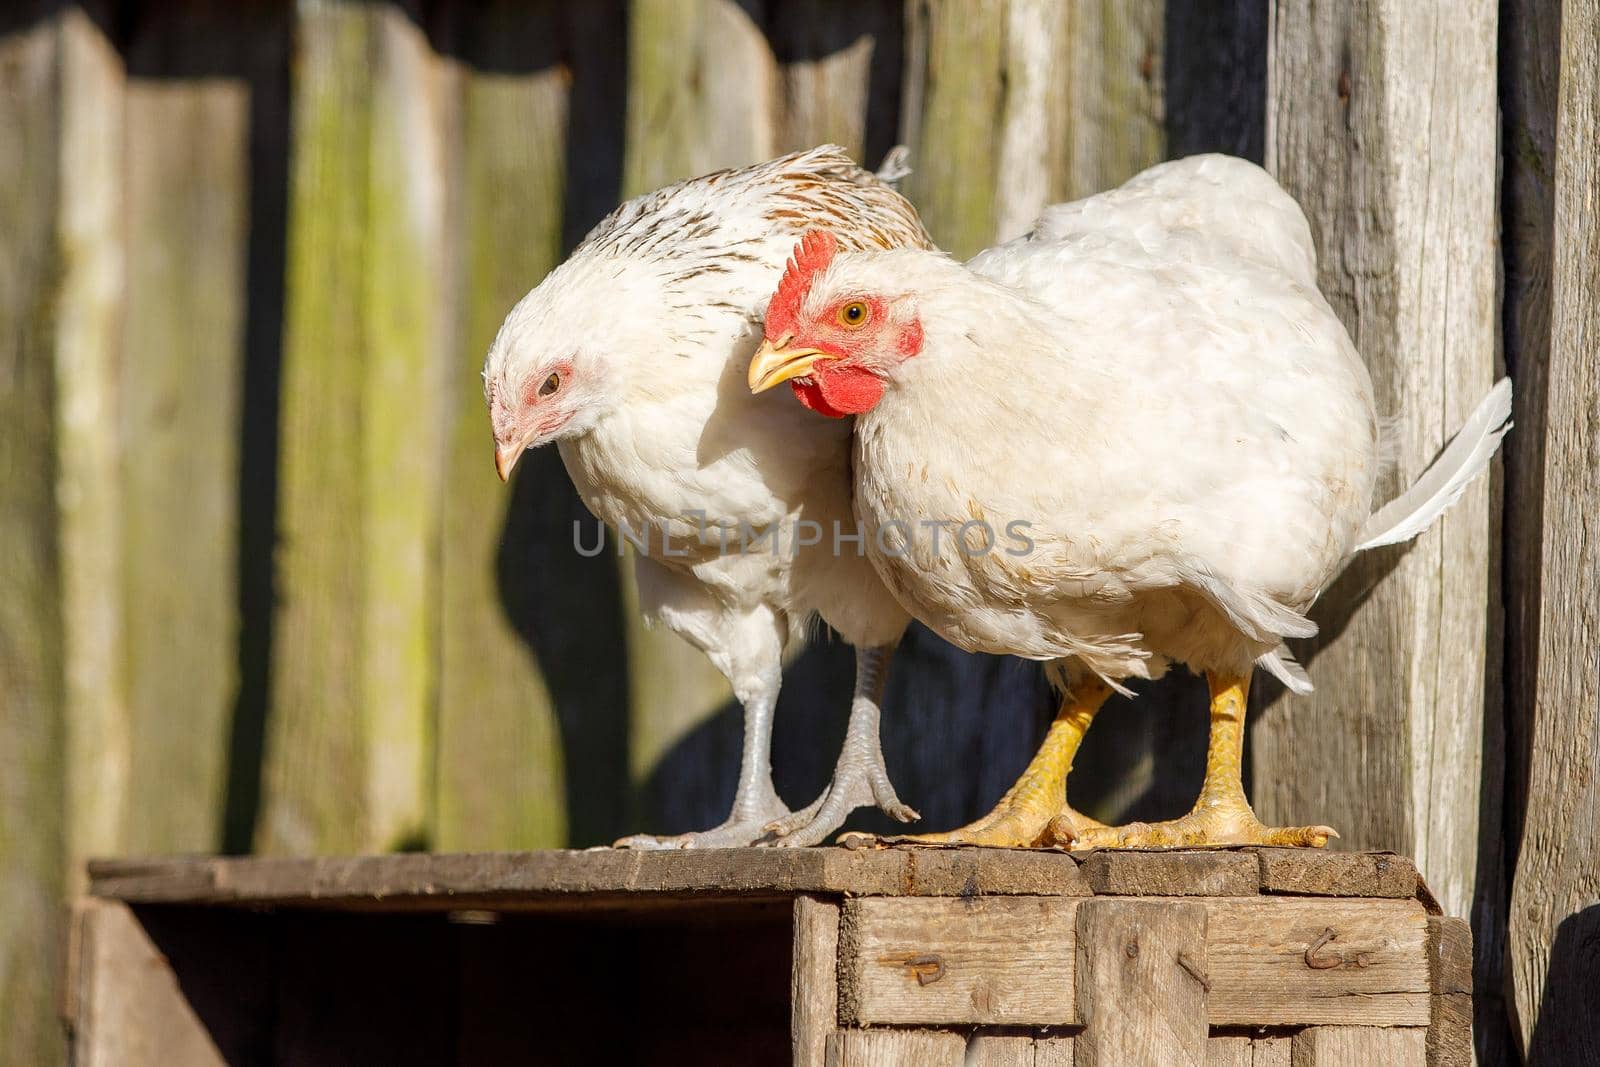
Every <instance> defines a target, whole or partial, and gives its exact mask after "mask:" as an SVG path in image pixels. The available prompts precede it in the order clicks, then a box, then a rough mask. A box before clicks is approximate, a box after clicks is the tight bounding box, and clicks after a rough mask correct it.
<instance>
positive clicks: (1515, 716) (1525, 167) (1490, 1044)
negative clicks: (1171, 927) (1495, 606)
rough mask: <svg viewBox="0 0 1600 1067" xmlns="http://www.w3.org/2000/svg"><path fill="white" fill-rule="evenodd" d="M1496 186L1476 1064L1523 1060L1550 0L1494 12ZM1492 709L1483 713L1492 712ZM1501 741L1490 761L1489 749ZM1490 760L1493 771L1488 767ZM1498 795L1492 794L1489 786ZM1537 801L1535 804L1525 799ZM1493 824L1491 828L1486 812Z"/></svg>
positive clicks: (1540, 519) (1557, 15)
mask: <svg viewBox="0 0 1600 1067" xmlns="http://www.w3.org/2000/svg"><path fill="white" fill-rule="evenodd" d="M1499 64H1500V107H1501V113H1502V116H1503V118H1502V151H1501V165H1502V167H1503V168H1504V171H1503V175H1502V179H1501V187H1500V204H1501V206H1500V218H1501V241H1502V244H1503V245H1504V249H1505V253H1504V257H1503V264H1504V271H1505V281H1504V300H1505V311H1504V314H1503V316H1502V321H1503V323H1504V328H1505V335H1504V352H1505V363H1506V373H1508V374H1510V375H1511V377H1512V379H1513V380H1514V381H1515V382H1516V393H1515V395H1514V396H1513V397H1512V416H1511V417H1512V420H1513V422H1514V423H1515V426H1516V429H1515V431H1514V432H1512V433H1510V434H1508V435H1507V436H1506V440H1505V442H1504V444H1503V445H1502V448H1503V450H1504V452H1505V463H1504V489H1505V506H1504V508H1503V510H1502V542H1501V552H1502V558H1503V566H1504V568H1505V575H1504V579H1503V580H1502V581H1501V583H1500V589H1501V591H1502V592H1503V594H1504V598H1505V603H1504V621H1505V641H1504V645H1505V656H1504V664H1503V669H1504V672H1505V684H1504V700H1503V707H1502V714H1503V717H1504V722H1503V723H1495V722H1493V721H1492V720H1491V722H1490V724H1489V728H1488V731H1487V735H1488V737H1489V738H1490V739H1491V744H1490V745H1488V746H1486V747H1485V751H1484V765H1485V766H1484V779H1485V788H1486V794H1485V798H1484V805H1483V808H1484V811H1485V824H1484V826H1483V830H1482V833H1480V835H1479V839H1480V840H1481V841H1482V842H1483V851H1482V854H1481V856H1480V857H1479V869H1480V870H1482V871H1484V872H1486V877H1485V878H1484V880H1483V882H1482V883H1481V885H1480V888H1479V897H1480V901H1481V903H1480V905H1479V907H1477V908H1475V909H1474V912H1473V921H1474V923H1475V925H1476V927H1477V929H1476V930H1475V933H1476V940H1477V945H1476V950H1477V953H1476V954H1477V967H1478V974H1479V976H1480V982H1479V984H1478V989H1477V993H1476V997H1475V1005H1474V1010H1475V1013H1476V1016H1477V1023H1476V1027H1477V1031H1478V1050H1479V1055H1480V1057H1481V1059H1482V1062H1484V1063H1491V1064H1493V1063H1511V1062H1515V1061H1516V1060H1518V1059H1522V1058H1526V1056H1527V1047H1526V1046H1525V1045H1523V1044H1522V1041H1523V1031H1522V1028H1521V1026H1520V1025H1519V1024H1518V1023H1517V1022H1516V1021H1515V1020H1514V1019H1513V1015H1514V1014H1515V1013H1514V1011H1513V1010H1512V1008H1511V1005H1510V1001H1511V999H1512V997H1513V996H1514V989H1515V981H1514V980H1510V981H1508V980H1507V976H1508V975H1510V974H1511V967H1512V964H1511V963H1510V961H1509V959H1508V952H1509V944H1508V938H1509V927H1510V916H1509V909H1510V904H1511V901H1510V898H1511V892H1512V885H1511V882H1512V874H1513V871H1514V868H1515V865H1516V851H1517V848H1518V842H1519V839H1520V837H1521V833H1522V828H1523V825H1524V822H1525V814H1526V809H1527V807H1528V802H1529V799H1530V798H1529V796H1528V770H1529V768H1530V767H1531V766H1532V763H1533V759H1532V754H1531V745H1532V743H1533V735H1534V708H1535V704H1536V698H1537V692H1538V673H1539V622H1540V612H1541V596H1542V583H1541V577H1540V575H1541V570H1540V568H1541V564H1542V558H1543V551H1544V550H1543V544H1544V471H1545V438H1546V436H1547V435H1546V432H1545V409H1546V405H1547V397H1548V381H1547V378H1548V371H1549V362H1550V283H1551V267H1552V254H1553V253H1552V248H1553V243H1554V237H1555V234H1554V225H1555V175H1556V115H1557V107H1556V104H1557V99H1558V90H1559V83H1560V67H1561V2H1560V0H1506V2H1505V3H1503V4H1502V5H1501V8H1500V49H1499ZM1491 710H1492V707H1491ZM1496 737H1503V738H1504V747H1503V749H1502V750H1501V751H1499V752H1498V753H1497V752H1496V751H1495V746H1494V745H1493V744H1492V741H1493V739H1495V738H1496ZM1496 755H1498V757H1499V759H1498V766H1497V765H1496V762H1497V761H1496V759H1495V757H1496ZM1497 782H1498V783H1499V784H1500V785H1501V786H1502V787H1503V796H1496V795H1494V793H1493V792H1490V791H1488V790H1490V789H1492V787H1493V785H1494V784H1495V783H1497ZM1535 802H1537V801H1535ZM1497 813H1498V814H1499V816H1500V822H1499V823H1498V824H1497V823H1496V822H1495V821H1494V817H1495V815H1496V814H1497Z"/></svg>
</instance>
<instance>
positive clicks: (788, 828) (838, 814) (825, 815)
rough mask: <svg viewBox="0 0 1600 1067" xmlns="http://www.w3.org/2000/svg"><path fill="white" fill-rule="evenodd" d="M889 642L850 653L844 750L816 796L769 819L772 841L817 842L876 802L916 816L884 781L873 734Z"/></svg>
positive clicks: (893, 812) (901, 816)
mask: <svg viewBox="0 0 1600 1067" xmlns="http://www.w3.org/2000/svg"><path fill="white" fill-rule="evenodd" d="M893 655H894V646H893V645H881V646H879V647H877V648H867V649H858V650H857V651H856V686H855V695H854V697H853V699H852V700H851V703H850V724H849V726H848V727H847V728H846V729H845V737H844V748H843V749H842V750H841V751H840V752H839V762H838V763H837V764H836V765H835V766H834V769H833V780H832V781H831V782H829V783H828V788H826V789H824V790H823V791H822V795H821V796H819V797H818V798H817V799H816V800H814V801H812V802H811V803H810V804H808V805H806V806H805V807H804V808H802V809H801V810H799V811H797V812H794V813H793V814H791V815H786V816H784V817H782V818H779V819H776V820H773V821H772V822H770V823H769V824H768V825H767V827H766V829H767V830H769V831H771V833H772V835H773V837H774V840H772V841H770V842H767V843H769V844H772V845H777V846H782V847H788V848H801V847H804V846H807V845H819V844H821V843H822V842H823V841H825V840H827V838H828V837H829V836H830V835H832V834H833V832H834V831H835V830H837V829H839V827H840V826H842V825H844V821H845V819H847V818H848V817H849V816H850V813H851V812H852V811H855V810H856V809H857V808H865V807H870V806H873V805H876V806H877V807H878V808H879V809H880V810H882V811H883V812H885V813H886V814H888V815H889V816H890V817H891V818H894V819H898V820H899V821H901V822H911V821H912V820H913V819H917V818H920V816H919V815H918V814H917V813H916V811H915V810H913V809H912V808H911V807H910V806H908V805H906V804H904V803H902V802H901V800H900V797H899V796H898V795H897V794H896V793H895V789H894V784H893V783H892V782H890V781H889V772H888V770H887V769H886V768H885V767H884V763H883V746H882V743H881V742H880V740H879V736H878V718H879V705H880V704H881V703H882V700H883V688H884V682H885V680H886V678H887V676H888V673H889V659H890V657H891V656H893Z"/></svg>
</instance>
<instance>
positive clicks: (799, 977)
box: [789, 893, 839, 1067]
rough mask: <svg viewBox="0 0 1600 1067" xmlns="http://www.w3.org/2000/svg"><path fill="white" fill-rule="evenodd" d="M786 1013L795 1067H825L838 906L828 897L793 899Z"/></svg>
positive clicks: (833, 1002) (834, 1004)
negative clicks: (787, 1008)
mask: <svg viewBox="0 0 1600 1067" xmlns="http://www.w3.org/2000/svg"><path fill="white" fill-rule="evenodd" d="M789 1011H790V1013H791V1014H790V1019H789V1033H790V1037H791V1039H792V1042H793V1046H794V1065H795V1067H823V1063H824V1062H825V1060H826V1057H827V1049H828V1038H829V1037H830V1036H831V1035H832V1034H833V1032H834V1031H835V1030H836V1029H838V1026H839V904H838V902H837V901H835V900H832V899H830V898H828V897H820V896H814V895H812V894H807V893H802V894H800V895H798V896H796V897H795V898H794V964H793V972H792V975H791V977H790V982H789Z"/></svg>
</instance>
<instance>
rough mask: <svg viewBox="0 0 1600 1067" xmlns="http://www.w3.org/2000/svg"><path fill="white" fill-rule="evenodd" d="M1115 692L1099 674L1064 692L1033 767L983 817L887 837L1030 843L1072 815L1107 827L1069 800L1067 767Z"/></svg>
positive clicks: (1073, 820) (1074, 820)
mask: <svg viewBox="0 0 1600 1067" xmlns="http://www.w3.org/2000/svg"><path fill="white" fill-rule="evenodd" d="M1110 695H1111V689H1110V687H1108V686H1107V685H1106V684H1105V683H1104V682H1102V681H1101V680H1100V679H1099V678H1091V679H1089V680H1086V681H1083V682H1080V683H1078V684H1077V685H1076V686H1074V687H1073V689H1072V690H1071V691H1070V692H1068V693H1067V694H1066V696H1065V697H1063V698H1062V701H1061V710H1060V711H1059V712H1057V713H1056V717H1055V721H1054V722H1052V723H1051V724H1050V731H1049V733H1047V734H1045V738H1044V743H1043V744H1042V745H1040V746H1039V751H1038V752H1037V753H1036V754H1035V755H1034V757H1033V760H1032V762H1030V763H1029V764H1028V769H1027V770H1025V771H1023V772H1022V777H1020V778H1018V779H1017V781H1016V784H1014V785H1013V786H1012V787H1011V788H1010V789H1008V790H1007V791H1006V795H1005V796H1003V797H1001V798H1000V803H999V804H997V805H995V808H994V810H993V811H991V812H990V813H989V814H987V815H985V816H984V817H983V818H981V819H979V820H978V821H977V822H974V823H970V824H968V825H966V826H963V827H961V828H960V829H959V830H951V831H949V832H947V833H942V834H906V835H903V836H899V837H891V838H887V839H886V840H888V841H891V842H893V843H895V844H901V843H911V844H922V845H991V846H995V847H999V848H1028V847H1030V846H1033V845H1038V844H1040V843H1041V839H1042V838H1043V837H1044V836H1045V835H1046V833H1047V831H1048V830H1049V827H1050V825H1051V823H1052V821H1053V820H1056V819H1066V820H1070V825H1073V826H1079V827H1103V824H1101V823H1098V822H1096V821H1095V820H1093V819H1091V818H1089V817H1088V816H1086V815H1080V814H1078V813H1077V812H1076V811H1073V810H1072V808H1071V807H1069V806H1068V805H1067V799H1066V798H1067V773H1068V772H1069V771H1071V770H1072V758H1073V757H1074V756H1076V755H1077V753H1078V745H1079V744H1080V743H1082V741H1083V735H1084V733H1085V732H1086V731H1087V730H1088V729H1089V724H1090V723H1092V722H1093V721H1094V716H1095V712H1097V711H1099V710H1100V705H1101V704H1104V703H1105V700H1106V697H1108V696H1110Z"/></svg>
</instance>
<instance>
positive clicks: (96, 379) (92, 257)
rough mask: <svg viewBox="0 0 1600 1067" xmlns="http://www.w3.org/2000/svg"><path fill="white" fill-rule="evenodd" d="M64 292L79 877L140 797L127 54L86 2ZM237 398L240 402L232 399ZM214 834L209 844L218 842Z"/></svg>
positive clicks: (71, 834)
mask: <svg viewBox="0 0 1600 1067" xmlns="http://www.w3.org/2000/svg"><path fill="white" fill-rule="evenodd" d="M60 34H61V37H60V48H61V75H60V77H61V82H60V93H61V105H60V106H61V111H60V123H61V126H60V139H61V144H60V152H61V170H60V181H61V187H60V192H59V194H58V195H59V215H58V220H59V221H58V225H59V227H60V242H61V247H62V252H63V255H62V257H61V264H60V269H61V279H60V287H61V288H60V295H59V297H58V303H57V306H56V311H55V321H56V332H55V346H56V348H55V361H56V381H57V393H56V398H55V403H56V418H57V426H58V428H59V429H58V437H57V444H56V462H57V464H58V465H59V466H58V474H57V486H58V490H57V499H58V501H59V502H60V503H59V507H60V523H61V525H60V533H59V538H60V542H59V543H60V548H59V551H60V554H61V614H62V620H63V627H64V631H65V634H66V640H65V647H64V653H65V663H64V669H65V682H66V705H65V709H64V715H65V718H64V721H65V722H66V723H67V728H66V744H67V755H66V762H67V787H66V788H67V793H66V795H67V797H68V798H69V803H68V809H67V810H68V826H67V835H68V840H67V855H68V864H69V865H68V882H69V886H68V888H69V891H73V892H76V891H79V890H81V889H82V888H83V872H82V868H81V864H82V863H83V861H84V860H85V859H86V858H88V857H89V856H92V855H104V854H106V853H111V852H117V851H121V850H122V849H123V848H124V847H125V845H126V831H127V824H128V821H129V816H130V814H132V809H131V806H130V802H129V794H128V777H129V762H130V760H131V748H132V745H133V740H132V736H131V735H132V732H133V731H132V727H131V723H130V721H129V708H128V689H127V685H126V683H125V676H126V674H127V672H128V671H129V669H130V668H131V666H132V664H130V663H129V662H128V660H127V658H126V657H127V655H128V643H129V639H130V638H131V637H132V636H133V635H132V634H131V633H130V632H129V628H128V627H127V626H126V619H125V617H124V614H123V605H124V600H123V594H124V588H123V551H122V529H121V527H122V521H123V503H124V500H125V498H126V494H125V493H124V491H123V488H124V487H123V481H122V478H121V474H122V463H121V457H122V439H121V434H120V429H121V421H122V418H123V407H122V404H121V398H120V395H119V393H120V389H119V386H120V382H119V375H118V370H119V366H120V364H121V362H122V357H123V346H122V338H121V336H120V333H119V327H120V324H121V321H122V316H123V315H124V314H126V311H127V307H126V297H127V287H126V282H127V279H126V272H125V257H126V254H127V243H126V237H125V224H126V221H127V220H126V216H125V212H126V203H125V189H124V185H125V183H124V173H123V155H124V152H123V147H124V132H123V99H124V97H123V82H124V75H123V64H122V57H121V56H119V55H118V54H117V51H116V47H115V46H114V45H113V44H112V42H111V41H110V40H108V39H107V38H106V36H105V34H104V33H103V32H102V30H101V29H100V26H99V25H97V24H96V23H95V21H94V20H93V19H91V18H90V16H89V13H88V12H86V11H84V10H83V9H81V8H73V9H68V10H66V11H64V12H63V14H62V17H61V21H60ZM223 404H224V406H225V404H226V402H225V401H224V402H223ZM212 844H213V842H211V841H206V842H203V843H201V844H200V845H199V846H198V847H210V846H211V845H212Z"/></svg>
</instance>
